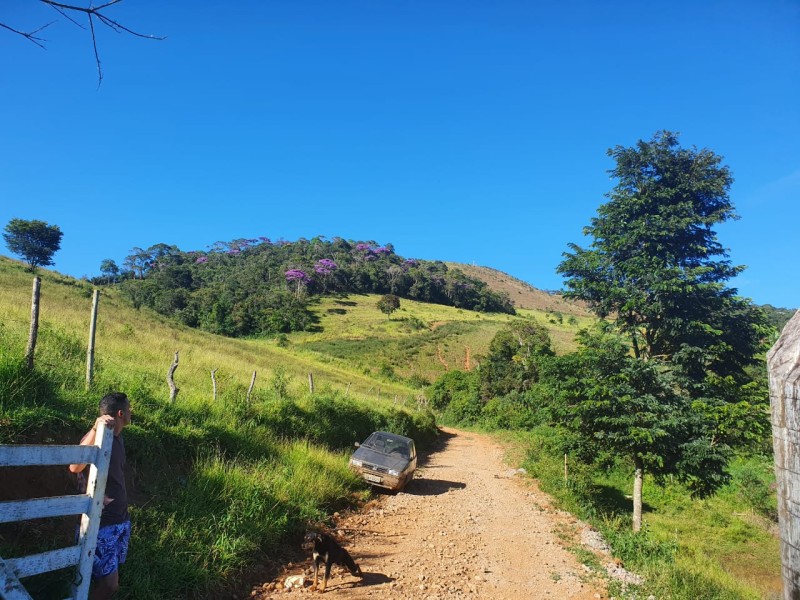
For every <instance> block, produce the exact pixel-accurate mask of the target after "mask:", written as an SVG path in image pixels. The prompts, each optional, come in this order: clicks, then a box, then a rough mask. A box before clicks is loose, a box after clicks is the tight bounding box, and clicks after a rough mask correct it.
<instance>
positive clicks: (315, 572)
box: [311, 556, 319, 592]
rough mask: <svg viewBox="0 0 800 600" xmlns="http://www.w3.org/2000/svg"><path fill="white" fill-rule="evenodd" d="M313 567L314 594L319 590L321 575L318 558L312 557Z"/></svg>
mask: <svg viewBox="0 0 800 600" xmlns="http://www.w3.org/2000/svg"><path fill="white" fill-rule="evenodd" d="M311 566H312V567H313V568H314V583H312V584H311V591H312V592H313V591H314V590H316V589H317V576H318V575H319V563H318V562H317V557H316V556H314V557H312V559H311Z"/></svg>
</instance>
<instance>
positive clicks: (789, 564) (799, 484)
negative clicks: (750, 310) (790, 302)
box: [767, 311, 800, 600]
mask: <svg viewBox="0 0 800 600" xmlns="http://www.w3.org/2000/svg"><path fill="white" fill-rule="evenodd" d="M767 365H768V367H769V401H770V405H771V407H772V444H773V450H774V456H775V476H776V479H777V483H778V494H777V495H778V523H779V525H780V538H781V563H782V576H783V598H784V600H797V599H798V598H800V527H798V526H797V523H798V519H800V311H797V312H796V313H794V316H793V317H792V319H791V320H790V321H789V322H788V323H787V324H786V326H785V327H784V328H783V333H782V334H781V337H780V338H778V341H777V342H776V343H775V345H774V346H773V347H772V349H771V350H770V351H769V353H768V354H767Z"/></svg>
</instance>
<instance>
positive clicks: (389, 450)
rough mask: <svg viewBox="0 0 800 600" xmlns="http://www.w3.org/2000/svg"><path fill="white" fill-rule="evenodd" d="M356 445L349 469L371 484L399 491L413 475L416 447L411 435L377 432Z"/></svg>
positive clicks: (415, 462) (415, 466) (415, 464)
mask: <svg viewBox="0 0 800 600" xmlns="http://www.w3.org/2000/svg"><path fill="white" fill-rule="evenodd" d="M356 446H357V447H358V448H357V450H356V451H355V452H354V453H353V456H351V457H350V468H351V469H353V470H354V471H356V472H357V473H358V474H359V475H361V477H363V478H364V480H365V481H367V482H369V483H371V484H372V485H375V486H378V487H382V488H386V489H388V490H392V491H394V492H398V491H400V490H402V489H403V488H404V487H405V486H406V485H407V484H408V482H409V481H411V480H412V479H413V478H414V470H415V469H416V468H417V450H416V448H415V447H414V440H412V439H411V438H407V437H405V436H403V435H397V434H395V433H388V432H386V431H376V432H374V433H373V434H371V435H370V436H369V437H368V438H367V439H366V440H365V441H364V443H363V444H358V443H356Z"/></svg>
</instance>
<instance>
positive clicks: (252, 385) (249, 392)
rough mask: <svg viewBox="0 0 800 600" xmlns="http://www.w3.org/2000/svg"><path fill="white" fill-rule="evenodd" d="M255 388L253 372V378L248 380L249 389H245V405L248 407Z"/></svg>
mask: <svg viewBox="0 0 800 600" xmlns="http://www.w3.org/2000/svg"><path fill="white" fill-rule="evenodd" d="M255 386H256V372H255V371H253V377H252V379H250V387H249V388H247V405H248V406H250V396H251V394H252V393H253V388H254V387H255Z"/></svg>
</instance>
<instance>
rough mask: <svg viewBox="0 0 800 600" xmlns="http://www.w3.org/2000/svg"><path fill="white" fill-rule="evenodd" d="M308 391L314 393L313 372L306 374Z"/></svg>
mask: <svg viewBox="0 0 800 600" xmlns="http://www.w3.org/2000/svg"><path fill="white" fill-rule="evenodd" d="M308 391H309V392H310V393H312V394H313V393H314V374H313V373H309V374H308Z"/></svg>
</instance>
